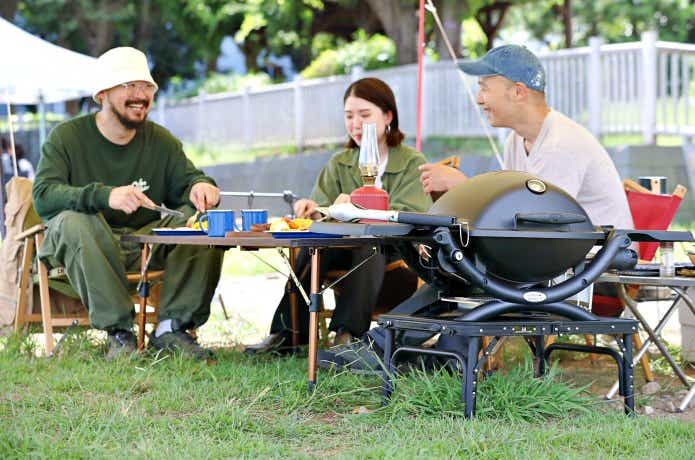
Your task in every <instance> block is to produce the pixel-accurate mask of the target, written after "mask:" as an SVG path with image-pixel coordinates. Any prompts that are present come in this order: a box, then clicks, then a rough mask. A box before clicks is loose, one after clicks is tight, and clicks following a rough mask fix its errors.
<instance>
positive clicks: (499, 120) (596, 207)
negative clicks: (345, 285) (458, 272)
mask: <svg viewBox="0 0 695 460" xmlns="http://www.w3.org/2000/svg"><path fill="white" fill-rule="evenodd" d="M459 67H460V68H461V70H463V71H464V72H465V73H467V74H469V75H475V76H478V77H479V80H478V83H479V87H480V89H479V91H478V96H477V99H476V102H477V104H478V105H479V106H480V107H481V108H482V109H483V111H484V112H485V114H486V116H487V117H488V120H489V121H490V125H492V126H493V127H503V128H511V129H512V132H511V133H510V134H509V137H508V138H507V141H506V143H505V146H504V163H505V165H504V168H505V169H508V170H516V171H524V172H528V173H531V174H534V175H536V176H538V177H540V178H542V179H544V180H546V181H548V182H550V183H553V184H554V185H557V186H559V187H561V188H563V189H564V190H565V191H566V192H567V193H569V194H570V195H571V196H572V197H574V198H575V199H576V200H577V201H578V202H579V204H580V205H581V206H582V207H583V208H584V209H585V210H586V212H587V214H588V215H589V217H590V218H591V221H592V222H593V223H594V224H595V225H614V226H615V227H617V228H632V227H633V223H632V217H631V215H630V209H629V207H628V204H627V198H626V196H625V192H624V191H623V187H622V183H621V181H620V177H619V175H618V171H617V170H616V168H615V165H614V164H613V161H612V160H611V159H610V157H609V156H608V153H607V152H606V150H605V149H604V148H603V146H601V144H600V143H599V142H598V141H597V140H596V138H594V136H593V135H592V134H591V133H589V131H587V130H586V129H585V128H584V127H583V126H581V125H580V124H578V123H576V122H574V121H573V120H571V119H569V118H568V117H566V116H565V115H563V114H561V113H560V112H557V111H555V110H552V109H551V108H550V107H548V104H547V102H546V100H545V71H544V70H543V66H542V65H541V63H540V61H539V60H538V58H537V57H536V56H535V55H534V54H533V53H531V52H530V51H529V50H528V49H526V48H525V47H523V46H518V45H505V46H500V47H497V48H494V49H492V50H490V51H489V52H488V53H487V54H486V55H485V56H483V57H482V58H481V59H478V60H467V61H463V62H461V63H460V64H459ZM419 168H420V171H421V176H420V181H421V182H422V188H423V190H424V191H425V192H426V193H430V192H446V191H447V190H449V189H451V188H452V187H454V186H456V185H457V184H459V183H461V182H462V181H464V180H466V176H465V175H464V174H463V173H462V172H461V171H459V170H458V169H454V168H450V167H448V166H442V165H437V164H431V163H430V164H425V165H422V166H420V167H419ZM434 295H435V292H434V290H432V289H431V288H430V287H429V286H425V287H424V288H422V289H420V290H419V291H418V292H417V293H416V294H415V295H414V296H413V297H411V298H410V299H408V300H406V301H405V302H403V303H402V304H400V305H399V306H397V307H396V308H395V309H394V310H392V311H391V313H398V314H410V315H413V314H417V313H418V311H419V310H421V309H422V306H423V305H428V304H430V303H431V302H433V301H434V300H435V297H434ZM426 338H427V337H426V336H423V335H419V336H414V335H409V336H403V337H401V339H400V340H401V343H404V344H407V345H416V344H418V343H420V342H422V341H423V340H425V339H426ZM440 341H441V339H440ZM383 344H384V332H383V329H382V328H380V327H377V328H375V329H372V330H370V331H369V332H367V334H366V335H365V337H364V338H363V339H362V341H360V342H357V343H352V344H348V345H344V346H341V347H334V349H333V350H331V351H320V352H319V365H320V366H323V367H328V366H331V365H332V366H338V367H341V366H343V367H348V368H350V369H351V370H353V371H370V370H374V369H378V368H379V365H380V364H379V363H380V356H381V355H382V353H383V352H382V350H383ZM444 347H447V345H444Z"/></svg>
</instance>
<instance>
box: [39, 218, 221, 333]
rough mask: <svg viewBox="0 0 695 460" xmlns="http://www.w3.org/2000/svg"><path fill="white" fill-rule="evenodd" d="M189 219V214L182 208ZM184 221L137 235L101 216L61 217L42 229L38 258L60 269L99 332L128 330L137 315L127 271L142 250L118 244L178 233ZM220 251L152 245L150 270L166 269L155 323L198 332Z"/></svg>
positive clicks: (162, 224)
mask: <svg viewBox="0 0 695 460" xmlns="http://www.w3.org/2000/svg"><path fill="white" fill-rule="evenodd" d="M180 210H181V211H183V212H184V213H185V214H187V215H191V214H192V213H193V209H192V208H190V207H188V206H184V207H183V208H180ZM184 224H185V218H176V217H166V218H164V219H161V220H157V221H154V222H151V223H150V224H148V225H147V226H145V227H142V228H139V229H129V228H111V227H109V225H108V224H107V222H106V220H105V219H104V217H103V216H102V215H101V214H85V213H80V212H75V211H63V212H61V213H60V214H58V215H57V216H55V217H54V218H52V219H51V220H49V221H48V223H47V224H46V226H47V231H46V238H45V240H44V243H43V244H42V245H41V250H40V251H39V257H40V258H41V260H42V261H44V263H46V264H47V265H48V266H50V267H57V266H63V267H65V273H66V275H67V278H68V280H69V281H70V284H71V285H72V287H73V288H74V289H75V291H76V292H77V293H78V294H79V296H80V298H81V299H82V302H83V303H84V304H85V305H86V306H87V309H88V310H89V320H90V322H91V324H92V327H95V328H97V329H105V330H112V329H130V328H131V326H132V322H133V317H134V314H135V310H134V307H133V302H132V300H131V298H130V294H131V293H133V292H134V291H135V289H134V286H129V285H128V283H127V281H126V271H136V272H138V271H140V249H141V247H140V245H139V244H132V243H125V242H121V241H120V235H123V234H128V233H139V234H149V233H150V232H151V229H152V228H157V227H178V226H183V225H184ZM223 255H224V251H222V250H220V249H215V248H209V247H205V246H185V245H181V246H173V245H155V246H154V247H153V250H152V258H151V260H150V265H149V269H154V270H161V269H164V270H165V272H164V279H163V285H162V291H161V298H160V305H159V312H158V320H160V321H161V320H163V319H177V320H179V321H180V322H181V324H183V325H185V326H186V327H189V328H192V327H199V326H201V325H202V324H204V323H205V322H206V321H207V319H208V317H209V316H210V301H211V300H212V296H213V294H214V292H215V288H216V287H217V283H218V281H219V279H220V273H221V270H222V257H223Z"/></svg>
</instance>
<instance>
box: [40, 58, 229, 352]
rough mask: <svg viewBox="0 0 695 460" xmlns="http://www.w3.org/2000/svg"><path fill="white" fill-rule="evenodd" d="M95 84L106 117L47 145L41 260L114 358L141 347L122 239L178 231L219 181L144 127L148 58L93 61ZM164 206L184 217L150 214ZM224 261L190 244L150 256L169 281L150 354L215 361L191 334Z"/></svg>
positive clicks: (135, 255)
mask: <svg viewBox="0 0 695 460" xmlns="http://www.w3.org/2000/svg"><path fill="white" fill-rule="evenodd" d="M93 78H94V91H93V96H92V97H93V98H94V100H95V101H96V102H97V103H98V104H100V105H101V110H100V111H99V112H97V113H96V114H94V113H92V114H88V115H82V116H79V117H77V118H74V119H72V120H70V121H67V122H65V123H61V124H60V125H58V126H57V127H56V128H55V129H54V130H53V131H52V132H51V134H50V135H49V136H48V139H47V140H46V142H45V143H44V145H43V146H42V155H41V160H40V161H39V166H38V171H37V173H36V180H35V182H34V186H33V200H34V207H35V208H36V211H37V212H38V214H39V215H40V216H41V218H42V219H43V220H44V221H45V222H46V226H47V231H46V239H45V242H44V243H43V245H42V246H41V251H40V252H39V257H41V259H42V260H43V261H44V262H46V263H47V264H48V265H49V266H56V265H62V266H64V267H65V272H66V274H67V277H68V280H69V281H70V284H71V285H72V287H73V288H74V289H75V291H77V293H78V294H79V295H80V297H81V299H82V301H83V302H84V304H85V305H86V306H87V308H88V309H89V317H90V322H91V324H92V326H93V327H95V328H97V329H103V330H106V331H107V332H108V345H109V351H108V353H107V358H111V357H114V356H117V355H120V354H125V353H127V352H130V351H133V350H134V349H135V337H134V335H133V333H132V332H131V327H132V318H133V314H134V311H133V303H132V302H131V300H130V296H129V290H128V286H127V283H126V278H125V272H126V271H131V270H138V267H139V264H140V261H139V249H138V247H137V246H136V245H132V246H131V245H126V244H125V243H121V242H120V238H119V236H120V235H122V234H126V233H134V232H137V233H149V232H150V230H151V229H152V228H156V227H178V226H182V225H184V224H185V218H186V217H187V216H190V215H192V214H193V213H194V211H195V209H197V210H198V211H201V212H204V211H206V210H207V209H209V208H211V207H213V206H216V205H217V204H218V202H219V196H220V195H219V190H218V189H217V187H216V186H215V182H214V181H213V180H212V179H211V178H210V177H207V176H206V175H205V174H203V172H201V171H200V170H198V169H196V168H195V167H194V166H193V164H192V163H191V162H190V161H189V160H188V159H187V158H186V156H185V154H184V152H183V149H182V146H181V142H180V141H178V140H177V139H176V138H175V137H174V136H172V135H171V133H169V131H167V130H166V129H164V128H163V127H161V126H159V125H157V124H156V123H153V122H151V121H147V114H148V112H149V110H150V107H151V105H152V102H153V99H154V94H155V92H156V91H157V89H158V87H157V83H155V81H154V79H153V78H152V75H150V71H149V68H148V65H147V59H146V57H145V55H144V54H143V53H142V52H140V51H138V50H136V49H134V48H129V47H120V48H114V49H111V50H109V51H107V52H106V53H104V54H103V55H101V56H100V57H99V59H97V62H96V65H95V72H94V75H93ZM160 203H161V204H164V205H165V206H167V207H169V208H178V210H179V211H182V212H183V213H184V217H176V216H168V217H165V218H164V219H162V218H161V215H160V214H159V212H156V211H154V210H153V209H152V208H153V207H154V206H155V204H160ZM222 255H223V253H222V252H220V251H218V250H215V249H211V248H201V247H193V246H188V247H187V246H179V247H166V246H162V247H158V248H156V249H155V250H154V251H153V255H152V259H151V262H150V268H164V269H165V275H164V281H163V288H162V294H161V299H160V308H159V317H158V320H159V324H158V326H157V329H156V331H155V333H154V334H152V336H151V337H150V345H151V346H153V347H155V348H157V349H178V350H181V351H183V352H184V353H186V354H189V355H191V356H193V357H197V358H205V357H207V356H209V352H208V351H207V350H205V349H203V348H202V347H200V345H198V344H197V343H196V342H195V340H194V339H193V338H192V337H191V336H190V335H189V334H188V333H186V330H188V329H192V328H196V327H199V326H201V325H202V324H203V323H205V322H206V321H207V319H208V316H209V314H210V301H211V299H212V295H213V293H214V290H215V287H216V286H217V282H218V280H219V277H220V272H221V266H222Z"/></svg>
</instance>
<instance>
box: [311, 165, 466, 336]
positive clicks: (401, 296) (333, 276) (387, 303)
mask: <svg viewBox="0 0 695 460" xmlns="http://www.w3.org/2000/svg"><path fill="white" fill-rule="evenodd" d="M459 163H460V159H459V157H458V156H450V157H447V158H444V159H442V160H440V161H438V162H437V164H440V165H444V166H449V167H452V168H456V169H458V167H459ZM442 195H443V193H442V192H432V193H430V197H431V198H432V201H433V202H434V201H437V200H438V199H439V197H441V196H442ZM384 270H385V274H384V282H383V283H382V286H381V290H380V291H379V295H378V296H377V301H376V308H375V309H374V311H373V312H372V321H376V319H377V317H378V316H379V315H380V314H383V313H386V312H388V311H390V310H392V309H393V308H395V307H396V306H397V305H398V304H400V303H401V302H403V301H405V300H406V299H408V298H409V297H410V296H412V295H413V294H414V293H415V291H416V290H417V289H418V288H419V287H420V286H421V285H422V284H423V281H422V280H420V279H419V278H418V276H417V274H416V273H415V272H414V271H413V270H411V269H410V268H408V265H407V264H406V263H405V262H404V261H403V260H402V259H399V260H395V261H393V262H391V263H389V264H387V265H386V267H385V269H384ZM346 273H347V270H330V271H328V272H327V273H326V274H325V275H324V277H323V282H324V285H330V284H332V283H335V282H336V281H337V280H339V279H340V278H341V277H343V276H345V275H346ZM334 289H335V290H336V291H339V290H340V286H339V284H337V285H336V287H335V288H334ZM332 316H333V312H332V311H331V310H325V309H323V308H322V310H321V311H320V312H319V328H320V332H321V337H322V340H323V341H324V342H326V341H327V337H328V326H327V324H326V318H331V317H332Z"/></svg>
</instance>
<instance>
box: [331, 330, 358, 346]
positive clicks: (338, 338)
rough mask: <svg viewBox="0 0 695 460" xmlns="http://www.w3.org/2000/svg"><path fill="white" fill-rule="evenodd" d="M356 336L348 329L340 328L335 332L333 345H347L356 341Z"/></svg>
mask: <svg viewBox="0 0 695 460" xmlns="http://www.w3.org/2000/svg"><path fill="white" fill-rule="evenodd" d="M354 341H355V338H354V337H353V336H352V334H350V333H349V332H347V331H344V330H343V329H339V330H338V331H336V333H335V338H334V339H333V345H347V344H348V343H350V342H354Z"/></svg>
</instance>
